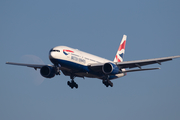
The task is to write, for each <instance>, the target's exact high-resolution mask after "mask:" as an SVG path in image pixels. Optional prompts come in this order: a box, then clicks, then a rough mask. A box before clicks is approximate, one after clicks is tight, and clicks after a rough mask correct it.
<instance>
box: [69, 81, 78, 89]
mask: <svg viewBox="0 0 180 120" xmlns="http://www.w3.org/2000/svg"><path fill="white" fill-rule="evenodd" d="M67 85H68V86H69V87H71V89H73V88H74V87H75V88H76V89H77V88H78V84H77V83H76V82H74V81H71V82H70V81H68V82H67Z"/></svg>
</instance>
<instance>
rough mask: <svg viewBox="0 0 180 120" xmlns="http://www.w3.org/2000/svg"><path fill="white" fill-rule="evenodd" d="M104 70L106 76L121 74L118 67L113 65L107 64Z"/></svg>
mask: <svg viewBox="0 0 180 120" xmlns="http://www.w3.org/2000/svg"><path fill="white" fill-rule="evenodd" d="M102 70H103V72H104V73H105V74H118V73H119V72H120V70H119V68H118V66H117V65H115V64H113V63H105V64H104V65H103V67H102Z"/></svg>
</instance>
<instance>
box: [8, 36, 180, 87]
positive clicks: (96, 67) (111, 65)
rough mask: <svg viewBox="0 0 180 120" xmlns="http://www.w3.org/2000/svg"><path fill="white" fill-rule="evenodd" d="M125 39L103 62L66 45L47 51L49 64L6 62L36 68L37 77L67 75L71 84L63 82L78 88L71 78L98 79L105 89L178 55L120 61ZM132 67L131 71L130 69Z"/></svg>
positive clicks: (123, 51) (125, 37)
mask: <svg viewBox="0 0 180 120" xmlns="http://www.w3.org/2000/svg"><path fill="white" fill-rule="evenodd" d="M126 39H127V36H126V35H123V38H122V41H121V43H120V45H119V48H118V50H117V53H116V55H115V58H114V61H111V60H107V59H104V58H101V57H98V56H95V55H92V54H89V53H86V52H83V51H80V50H78V49H74V48H70V47H67V46H57V47H54V48H52V49H51V50H50V51H49V59H50V61H51V62H52V63H53V65H40V64H24V63H13V62H6V64H10V65H20V66H27V67H31V68H34V69H35V70H37V69H40V74H41V75H42V76H43V77H45V78H53V77H54V76H55V75H60V74H61V72H60V71H62V73H63V74H64V75H65V76H70V79H71V81H68V82H67V85H68V86H69V87H71V88H72V89H73V88H78V84H77V83H76V82H75V81H74V78H75V77H81V78H84V77H88V78H98V79H100V80H102V83H103V84H104V85H105V86H106V87H109V86H111V87H113V83H112V81H111V80H113V79H117V78H120V77H123V76H125V75H126V74H127V73H128V72H135V71H146V70H156V69H160V68H145V69H143V68H142V66H145V65H150V64H155V63H158V64H159V65H161V63H162V62H166V61H170V60H172V59H174V58H179V57H180V55H178V56H171V57H162V58H154V59H146V60H135V61H123V58H124V53H125V46H126ZM132 68H134V69H132Z"/></svg>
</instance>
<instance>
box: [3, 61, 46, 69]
mask: <svg viewBox="0 0 180 120" xmlns="http://www.w3.org/2000/svg"><path fill="white" fill-rule="evenodd" d="M6 64H9V65H19V66H26V67H31V68H34V69H40V68H41V67H43V66H45V65H40V64H24V63H13V62H6Z"/></svg>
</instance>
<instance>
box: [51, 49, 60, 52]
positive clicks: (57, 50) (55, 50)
mask: <svg viewBox="0 0 180 120" xmlns="http://www.w3.org/2000/svg"><path fill="white" fill-rule="evenodd" d="M50 52H60V50H53V49H51V50H50Z"/></svg>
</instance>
